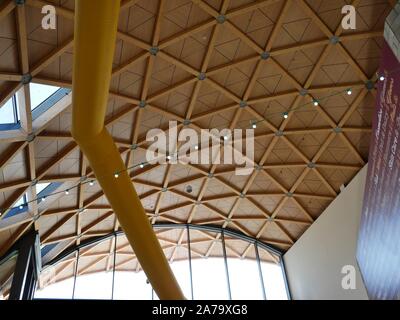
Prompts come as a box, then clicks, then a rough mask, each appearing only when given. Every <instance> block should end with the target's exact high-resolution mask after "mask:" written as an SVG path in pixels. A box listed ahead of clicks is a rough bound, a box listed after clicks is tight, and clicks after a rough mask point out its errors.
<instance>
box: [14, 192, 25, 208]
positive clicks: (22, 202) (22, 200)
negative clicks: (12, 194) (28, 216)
mask: <svg viewBox="0 0 400 320" xmlns="http://www.w3.org/2000/svg"><path fill="white" fill-rule="evenodd" d="M24 204H26V194H24V195H23V196H22V197H21V198H19V199H18V201H17V202H16V203H15V204H14V208H16V207H19V206H21V205H24Z"/></svg>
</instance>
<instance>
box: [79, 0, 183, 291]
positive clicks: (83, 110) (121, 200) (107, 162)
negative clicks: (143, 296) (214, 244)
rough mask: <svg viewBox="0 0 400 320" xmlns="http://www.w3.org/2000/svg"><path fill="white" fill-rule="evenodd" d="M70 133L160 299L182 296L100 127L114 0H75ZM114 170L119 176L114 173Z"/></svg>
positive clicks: (113, 26) (116, 13)
mask: <svg viewBox="0 0 400 320" xmlns="http://www.w3.org/2000/svg"><path fill="white" fill-rule="evenodd" d="M75 4H76V5H75V39H74V67H73V99H72V101H73V112H72V136H73V137H74V139H75V140H76V142H77V143H78V145H79V146H80V148H81V150H82V152H83V153H84V155H85V156H86V157H87V159H88V161H89V163H90V166H91V168H92V169H93V172H94V173H95V175H96V177H97V179H98V181H99V184H100V186H101V187H102V189H103V191H104V194H105V195H106V197H107V199H108V201H109V202H110V204H111V206H112V208H113V210H114V212H115V214H116V215H117V217H118V220H119V223H120V225H121V227H122V229H123V230H124V232H125V234H126V236H127V238H128V240H129V242H130V244H131V246H132V249H133V251H134V252H135V254H136V256H137V258H138V260H139V262H140V265H141V266H142V268H143V270H144V272H145V273H146V275H147V277H148V279H149V281H150V283H151V284H152V286H153V288H154V290H155V292H156V293H157V295H158V296H159V298H160V299H184V296H183V294H182V291H181V289H180V287H179V285H178V283H177V281H176V279H175V277H174V275H173V273H172V271H171V268H170V266H169V264H168V261H167V259H166V258H165V256H164V253H163V251H162V249H161V246H160V244H159V242H158V240H157V238H156V235H155V233H154V231H153V229H152V227H151V224H150V222H149V220H148V218H147V216H146V213H145V211H144V209H143V206H142V204H141V202H140V199H139V197H138V195H137V193H136V191H135V188H134V187H133V185H132V181H131V179H130V177H129V175H128V173H127V171H126V167H125V165H124V163H123V162H122V159H121V156H120V154H119V152H118V149H117V147H116V145H115V143H114V141H113V139H112V137H111V136H110V134H109V133H108V131H107V129H106V128H105V126H104V118H105V114H106V107H107V100H108V91H109V86H110V81H111V71H112V62H113V55H114V50H115V40H116V34H117V24H118V17H119V9H120V1H119V0H76V1H75ZM115 173H119V176H118V178H117V179H116V178H115V177H114V174H115Z"/></svg>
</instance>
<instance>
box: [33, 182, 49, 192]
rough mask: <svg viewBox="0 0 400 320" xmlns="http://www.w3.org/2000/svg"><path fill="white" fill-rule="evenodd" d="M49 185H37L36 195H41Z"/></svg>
mask: <svg viewBox="0 0 400 320" xmlns="http://www.w3.org/2000/svg"><path fill="white" fill-rule="evenodd" d="M49 185H50V183H38V184H37V185H36V194H39V193H41V192H42V191H43V190H44V189H46V188H47V187H48V186H49Z"/></svg>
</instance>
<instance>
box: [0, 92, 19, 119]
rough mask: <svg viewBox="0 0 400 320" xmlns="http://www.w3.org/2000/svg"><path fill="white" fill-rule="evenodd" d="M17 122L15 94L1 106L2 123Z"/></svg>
mask: <svg viewBox="0 0 400 320" xmlns="http://www.w3.org/2000/svg"><path fill="white" fill-rule="evenodd" d="M16 122H17V103H16V99H15V95H14V96H12V97H11V99H9V100H8V101H7V102H6V103H5V104H4V105H3V106H2V107H1V108H0V124H13V123H16Z"/></svg>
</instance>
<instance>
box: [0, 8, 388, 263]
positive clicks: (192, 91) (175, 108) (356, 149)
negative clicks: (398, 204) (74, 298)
mask: <svg viewBox="0 0 400 320" xmlns="http://www.w3.org/2000/svg"><path fill="white" fill-rule="evenodd" d="M48 2H50V3H52V4H54V5H55V6H56V10H57V16H58V20H57V28H56V30H44V29H42V27H41V21H42V18H43V16H44V15H43V14H41V8H42V6H43V5H44V4H48ZM48 2H45V1H42V0H26V1H25V5H16V4H15V2H14V1H11V0H5V1H3V2H2V4H1V6H0V99H1V102H0V103H1V105H2V104H4V102H5V101H7V100H8V99H9V98H10V97H11V96H12V95H13V94H15V93H16V92H19V96H20V100H19V102H20V114H21V126H22V129H21V130H14V131H11V132H7V131H3V132H0V172H1V174H0V207H1V208H4V209H3V210H2V212H3V214H2V215H1V216H0V219H1V221H0V254H3V253H4V252H5V251H6V250H7V249H8V248H9V247H10V246H11V245H12V244H13V243H14V242H15V241H16V240H17V239H18V238H19V237H20V236H21V235H22V234H23V233H24V232H25V231H26V230H27V229H28V228H30V227H31V226H32V225H33V226H35V228H36V229H37V230H39V233H40V237H41V241H42V243H43V244H51V243H61V244H63V248H66V247H68V246H72V245H74V244H79V243H80V241H81V239H86V238H90V237H94V236H97V235H102V234H108V233H110V232H113V231H115V230H118V229H119V224H118V221H117V220H116V218H115V216H114V214H113V211H112V209H111V207H110V206H109V204H108V202H107V199H106V198H105V197H104V195H103V193H102V191H101V189H100V188H99V186H98V184H95V185H94V186H89V185H88V184H84V185H80V186H78V187H77V188H74V189H71V191H70V193H69V195H65V194H64V193H59V194H57V195H54V196H51V197H48V199H47V200H46V201H45V202H40V203H36V202H35V201H34V202H31V203H30V204H29V210H28V212H27V213H21V214H18V215H15V216H13V217H10V218H4V217H5V216H6V213H7V211H8V209H7V208H10V207H13V206H14V204H15V203H16V201H17V200H18V199H19V198H20V197H21V196H22V195H23V194H25V193H26V194H27V196H28V199H35V198H36V196H37V195H36V190H35V187H34V183H32V182H36V181H38V182H40V183H42V182H52V183H53V182H62V183H63V184H62V185H61V186H60V187H59V189H58V190H65V189H67V188H71V187H72V186H75V185H77V184H79V181H82V180H83V179H84V178H82V177H93V176H92V173H91V169H90V166H89V165H88V163H87V161H86V159H85V157H83V156H82V153H81V152H80V150H79V148H78V147H77V145H76V144H75V142H74V141H73V140H72V138H71V135H70V125H71V107H70V103H71V95H70V94H69V95H66V96H65V97H64V98H63V99H62V100H61V101H60V102H58V103H57V104H56V105H55V106H54V107H52V108H50V109H49V110H48V111H47V112H46V113H45V114H44V115H43V116H41V117H39V118H38V119H34V120H32V114H31V111H30V109H31V108H30V99H29V84H24V82H23V81H21V80H23V79H26V76H25V77H23V75H31V76H32V81H33V82H36V83H42V84H51V85H57V86H60V87H70V86H71V76H72V60H73V57H72V55H73V17H74V12H73V10H74V1H73V0H66V1H63V0H53V1H48ZM348 2H349V1H343V0H298V1H297V0H296V1H292V0H287V1H285V0H258V1H249V0H230V1H229V0H192V1H190V0H138V1H134V0H125V1H122V8H121V14H120V21H119V27H118V28H119V30H118V36H117V43H116V49H115V57H114V66H113V77H112V83H111V86H110V99H109V104H108V110H107V117H106V124H107V128H108V129H109V131H110V133H111V134H112V135H113V137H114V139H115V141H116V142H117V143H118V145H119V148H120V152H121V156H122V157H123V159H124V161H125V163H126V165H127V166H132V165H134V164H138V163H141V162H143V161H145V157H144V156H145V150H146V147H147V146H148V143H147V142H146V139H145V137H146V132H147V131H148V130H149V129H151V128H155V127H156V128H167V127H168V121H170V120H176V121H178V123H179V129H182V128H183V127H184V124H183V122H184V120H185V119H186V120H190V121H186V123H189V124H187V125H188V126H189V127H191V128H194V129H196V130H200V129H201V128H219V129H221V128H231V129H233V128H249V127H250V123H251V121H260V122H259V123H258V126H257V129H256V131H255V133H256V141H255V159H254V162H255V164H256V165H258V167H259V170H255V171H253V173H252V174H251V175H249V176H238V175H235V172H234V169H235V168H234V167H232V166H226V165H185V166H184V165H180V164H176V165H175V164H164V165H148V166H145V167H144V168H139V167H136V168H135V169H134V170H131V176H132V181H133V183H134V185H135V187H136V190H137V192H138V194H139V195H140V198H141V200H142V203H143V206H144V208H145V210H146V212H147V213H148V215H149V219H150V221H151V222H152V223H156V222H157V223H162V222H173V223H193V224H214V225H220V226H222V227H224V228H225V227H229V228H231V229H234V230H237V231H239V232H242V233H244V234H246V235H249V236H252V237H255V238H258V239H260V240H262V241H264V242H266V243H268V244H271V245H274V246H276V247H278V248H280V249H282V250H287V249H289V248H290V247H291V246H292V245H293V243H295V242H296V240H297V239H298V238H299V237H300V236H301V234H302V233H303V232H304V231H305V230H307V228H308V227H309V226H310V225H311V224H312V223H313V222H314V221H315V219H317V218H318V216H319V215H320V214H321V213H322V212H323V210H324V209H325V208H326V207H327V206H328V205H329V203H330V202H331V201H332V200H333V199H335V197H336V196H337V195H338V193H339V192H340V187H341V186H342V185H346V184H347V183H348V182H349V181H350V180H351V179H352V177H353V176H354V175H355V174H356V173H357V172H358V171H359V170H360V169H361V168H362V167H363V166H364V165H365V163H366V161H367V158H368V148H369V138H370V132H371V118H372V117H371V116H372V113H373V108H374V103H375V96H376V91H375V89H372V88H370V87H369V86H368V84H369V81H372V82H374V81H376V71H377V69H378V66H379V59H380V50H381V47H382V43H383V26H384V20H385V18H386V16H387V14H388V13H389V11H390V10H391V7H392V5H393V1H389V0H387V1H386V0H355V1H353V2H352V4H353V5H354V6H356V10H357V29H356V30H343V29H342V27H341V19H342V17H343V15H342V14H341V8H342V6H343V5H345V4H346V3H348ZM93 36H94V37H96V36H99V37H100V36H101V35H100V34H98V35H93ZM347 88H352V95H348V94H347V93H346V92H345V90H346V89H347ZM314 99H317V100H319V102H320V103H319V105H318V106H314V105H313V104H312V103H311V102H312V101H313V100H314ZM141 101H142V102H145V103H146V105H145V107H144V108H140V107H139V105H140V102H141ZM290 110H293V111H291V112H289V117H288V118H287V119H284V118H283V117H282V113H283V112H287V111H290ZM32 133H33V134H32ZM132 145H135V146H137V148H136V149H135V148H132ZM209 173H213V175H210V174H209ZM189 185H190V186H191V187H192V192H190V193H188V192H187V191H186V187H187V186H189ZM83 209H86V210H83ZM184 237H185V231H184V230H180V231H177V232H171V233H170V235H169V238H168V239H167V240H168V241H169V244H168V245H171V243H182V241H184V240H183V239H184ZM204 237H205V236H204ZM216 238H217V239H218V238H219V236H216ZM214 239H215V238H214ZM203 240H208V244H205V245H204V250H202V251H199V252H200V254H201V255H205V256H206V255H209V254H210V252H212V248H213V246H214V245H215V243H216V242H215V241H213V239H209V238H208V239H207V237H205V238H204V239H203ZM163 245H164V246H166V245H167V244H165V243H164V244H163ZM230 248H231V249H232V250H233V252H235V254H234V255H235V256H239V257H246V256H248V254H249V252H250V251H251V246H249V245H247V246H245V247H240V246H238V247H235V245H234V243H233V244H231V245H230ZM107 250H109V251H110V252H111V251H112V250H113V245H112V244H111V243H110V244H109V246H108V249H107ZM176 252H177V250H176V249H172V250H170V251H168V252H167V258H168V259H170V260H173V259H174V258H175V255H176ZM93 259H95V258H93Z"/></svg>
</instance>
